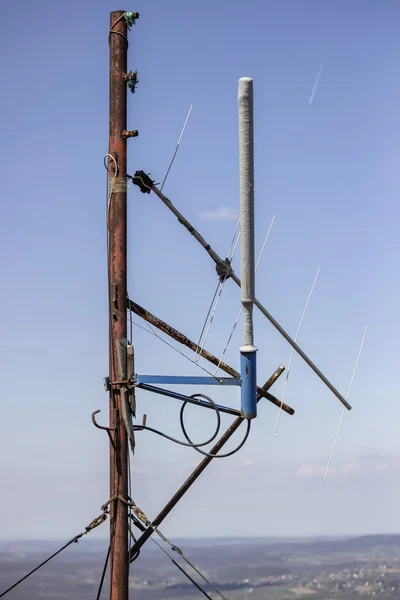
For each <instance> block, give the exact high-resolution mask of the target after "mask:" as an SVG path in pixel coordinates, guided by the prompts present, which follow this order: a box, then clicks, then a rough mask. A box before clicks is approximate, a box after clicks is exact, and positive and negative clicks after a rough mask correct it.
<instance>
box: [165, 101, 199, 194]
mask: <svg viewBox="0 0 400 600" xmlns="http://www.w3.org/2000/svg"><path fill="white" fill-rule="evenodd" d="M192 108H193V104H191V105H190V108H189V112H188V114H187V117H186V120H185V123H184V125H183V127H182V131H181V135H180V136H179V140H178V143H177V145H176V148H175V152H174V155H173V157H172V160H171V162H170V163H169V167H168V169H167V172H166V174H165V177H164V179H163V182H162V184H161V188H160V191H161V192H162V191H163V187H164V185H165V182H166V181H167V177H168V175H169V172H170V170H171V167H172V165H173V164H174V160H175V158H176V155H177V154H178V150H179V146H180V145H181V141H182V138H183V134H184V133H185V129H186V125H187V124H188V121H189V117H190V113H191V112H192Z"/></svg>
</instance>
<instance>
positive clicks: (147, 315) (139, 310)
mask: <svg viewBox="0 0 400 600" xmlns="http://www.w3.org/2000/svg"><path fill="white" fill-rule="evenodd" d="M127 306H128V310H131V311H132V312H134V313H135V314H137V315H138V316H139V317H141V318H142V319H144V320H145V321H146V322H147V323H150V324H151V325H154V327H157V329H159V330H160V331H162V332H163V333H166V334H167V335H169V336H170V337H171V338H172V339H174V340H175V341H177V342H179V343H180V344H182V345H183V346H186V347H187V348H190V349H191V350H194V351H196V350H197V349H198V345H197V344H195V342H192V340H190V339H189V338H188V337H186V335H184V334H183V333H181V332H180V331H178V330H177V329H175V328H174V327H172V326H171V325H168V323H165V321H162V320H161V319H159V318H158V317H156V316H155V315H153V314H152V313H151V312H149V311H148V310H146V309H145V308H143V307H142V306H140V305H139V304H136V302H133V300H131V299H130V298H128V300H127ZM199 354H200V355H201V356H202V357H203V358H205V359H206V360H208V362H210V363H212V364H213V365H215V366H219V368H220V369H221V371H225V373H228V375H231V376H232V377H235V378H239V377H240V373H238V371H235V369H233V368H232V367H230V366H229V365H227V364H225V363H223V362H220V360H219V358H217V357H216V356H214V355H213V354H211V352H207V350H204V348H203V349H201V351H199ZM216 379H218V377H216ZM270 387H271V386H270ZM257 392H258V394H260V395H261V397H262V398H265V399H266V400H269V401H270V402H272V404H275V406H277V407H278V408H280V407H281V401H280V400H279V399H278V398H275V396H273V395H272V394H270V393H269V392H267V391H266V389H265V386H264V388H261V387H260V386H257ZM282 410H283V411H285V412H286V413H287V414H288V415H294V409H293V408H291V407H290V406H288V405H287V404H282Z"/></svg>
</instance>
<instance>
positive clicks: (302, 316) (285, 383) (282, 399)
mask: <svg viewBox="0 0 400 600" xmlns="http://www.w3.org/2000/svg"><path fill="white" fill-rule="evenodd" d="M320 271H321V267H318V271H317V274H316V276H315V279H314V283H313V284H312V287H311V291H310V293H309V296H308V299H307V302H306V305H305V307H304V310H303V314H302V315H301V319H300V323H299V326H298V328H297V331H296V336H295V338H294V341H295V342H297V338H298V337H299V334H300V330H301V327H302V325H303V321H304V318H305V316H306V313H307V310H308V306H309V304H310V301H311V297H312V295H313V293H314V288H315V286H316V283H317V280H318V277H319V273H320ZM293 354H294V350H293V348H292V349H291V351H290V356H289V362H288V368H287V371H286V377H285V382H284V384H283V392H282V398H281V405H280V407H279V412H278V418H277V421H276V428H275V433H278V429H279V423H280V420H281V414H282V406H283V402H284V399H285V393H286V388H287V383H288V379H289V374H290V367H291V365H292V360H293Z"/></svg>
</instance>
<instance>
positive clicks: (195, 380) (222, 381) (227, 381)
mask: <svg viewBox="0 0 400 600" xmlns="http://www.w3.org/2000/svg"><path fill="white" fill-rule="evenodd" d="M135 381H136V383H137V384H138V385H140V384H142V383H150V384H153V383H155V384H160V383H162V384H164V385H239V386H240V385H242V379H241V378H238V379H236V378H235V377H185V376H182V377H181V376H179V375H135Z"/></svg>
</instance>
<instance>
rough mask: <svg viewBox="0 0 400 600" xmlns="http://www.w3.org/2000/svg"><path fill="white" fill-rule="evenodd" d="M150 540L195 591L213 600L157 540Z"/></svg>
mask: <svg viewBox="0 0 400 600" xmlns="http://www.w3.org/2000/svg"><path fill="white" fill-rule="evenodd" d="M132 520H133V522H134V523H135V521H136V519H135V518H133V519H132ZM135 524H136V523H135ZM136 526H137V525H136ZM139 529H141V528H139ZM129 531H130V532H131V534H132V529H131V527H129ZM150 539H151V541H152V542H153V543H154V544H155V545H156V546H158V547H159V548H160V550H161V551H162V552H164V554H165V555H166V556H168V558H169V559H170V561H171V562H172V563H173V564H174V565H175V566H176V567H177V568H178V569H179V570H180V571H181V573H183V575H184V576H185V577H187V579H189V581H190V582H191V583H192V584H193V585H194V586H195V587H196V588H197V589H198V590H199V591H200V592H201V593H202V594H204V596H205V597H206V598H208V600H213V598H212V597H211V596H209V595H208V594H207V592H206V591H205V590H203V588H202V587H201V586H200V585H199V584H198V583H197V581H195V580H194V579H193V578H192V577H191V576H190V575H189V573H187V571H185V569H184V568H183V567H181V565H180V564H178V563H177V562H176V560H175V559H174V558H172V556H171V555H170V554H169V552H167V551H166V550H165V548H163V547H162V545H161V544H159V543H158V542H157V540H155V539H154V538H153V537H151V538H150Z"/></svg>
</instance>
